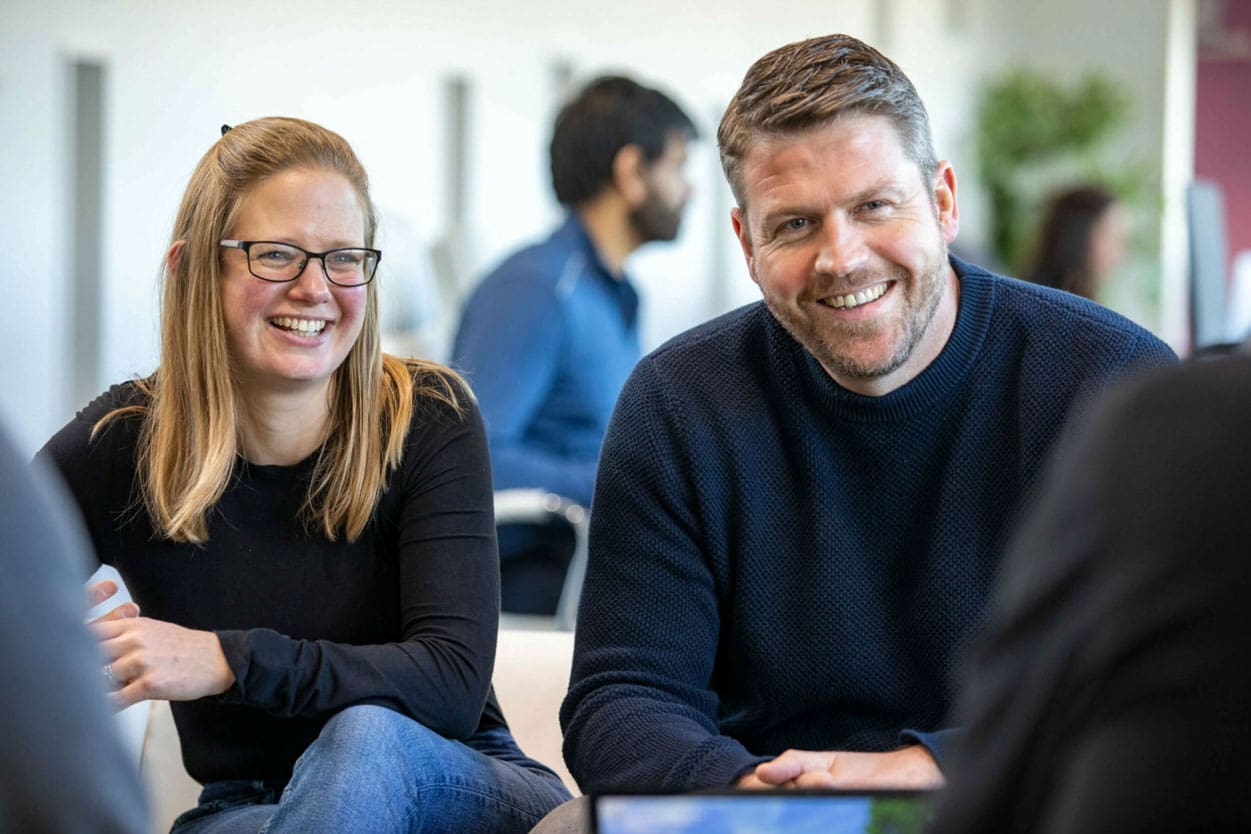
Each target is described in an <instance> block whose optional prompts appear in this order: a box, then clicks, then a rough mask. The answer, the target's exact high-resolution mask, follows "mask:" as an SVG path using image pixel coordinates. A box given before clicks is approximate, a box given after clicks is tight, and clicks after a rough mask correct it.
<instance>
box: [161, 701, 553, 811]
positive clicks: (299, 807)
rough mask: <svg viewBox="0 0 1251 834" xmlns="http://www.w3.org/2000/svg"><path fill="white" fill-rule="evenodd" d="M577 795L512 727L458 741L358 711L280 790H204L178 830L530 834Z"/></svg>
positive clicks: (250, 786)
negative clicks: (520, 743) (523, 746)
mask: <svg viewBox="0 0 1251 834" xmlns="http://www.w3.org/2000/svg"><path fill="white" fill-rule="evenodd" d="M568 798H569V792H568V791H567V790H566V789H565V786H564V785H563V784H562V783H561V781H560V778H559V777H558V776H556V774H554V773H552V771H550V770H548V769H547V768H546V767H544V766H543V765H541V764H539V763H538V762H536V761H534V760H532V759H529V758H527V757H526V755H525V754H524V753H522V752H521V750H520V749H519V748H518V747H517V743H516V742H515V741H513V737H512V734H511V733H509V732H508V730H506V729H505V728H503V727H497V728H494V729H490V730H485V731H483V732H480V733H478V734H477V735H475V736H473V737H472V738H469V739H466V740H465V741H463V742H459V741H449V740H448V739H446V738H444V737H443V736H440V735H438V734H437V733H434V732H431V731H430V730H428V729H426V727H424V726H422V725H421V724H419V723H417V722H416V721H414V720H412V719H411V718H408V717H407V716H404V715H400V714H399V713H397V712H393V711H391V710H389V709H386V708H385V707H378V706H356V707H349V708H347V709H345V710H343V711H342V712H340V713H338V714H337V715H335V716H334V718H332V719H330V721H328V722H327V723H326V726H325V727H323V728H322V731H321V734H320V735H319V736H318V737H317V740H316V741H314V742H313V743H312V744H311V745H309V747H308V749H307V750H305V751H304V754H303V755H301V756H300V758H299V759H297V760H296V763H295V767H294V769H293V770H292V773H291V781H290V782H289V783H287V786H286V788H285V789H283V790H282V791H281V794H280V795H279V794H278V792H277V791H276V790H275V789H274V788H273V787H270V786H267V785H266V784H265V783H263V782H253V781H248V780H230V781H223V782H212V783H210V784H208V785H205V787H204V790H203V792H202V793H201V794H200V804H199V805H198V806H196V807H195V808H193V809H192V810H190V811H187V812H186V813H185V814H183V815H182V816H180V817H179V818H178V819H177V820H176V821H175V822H174V827H173V829H171V834H244V832H246V834H287V832H299V834H318V832H335V834H340V832H342V833H343V834H348V833H349V832H371V834H373V832H377V834H384V832H387V833H389V832H395V834H399V832H411V834H434V832H449V834H450V832H456V834H460V832H484V834H492V833H493V832H496V833H497V834H514V832H515V834H525V832H527V831H529V830H530V828H531V827H532V826H533V825H534V824H535V823H536V822H538V821H539V820H540V819H541V818H542V817H543V815H544V814H546V813H547V812H548V811H550V810H552V809H553V808H555V807H556V806H557V805H559V804H560V803H561V802H564V801H565V800H567V799H568Z"/></svg>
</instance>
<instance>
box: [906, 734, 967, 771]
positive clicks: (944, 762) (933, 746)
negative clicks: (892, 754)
mask: <svg viewBox="0 0 1251 834" xmlns="http://www.w3.org/2000/svg"><path fill="white" fill-rule="evenodd" d="M963 732H964V731H963V730H958V729H949V730H935V731H934V732H932V733H923V732H920V731H919V730H904V731H903V732H901V733H900V734H899V743H900V744H904V745H907V744H919V745H921V746H922V747H924V748H925V749H926V751H928V752H929V754H930V755H931V756H933V757H934V761H935V762H937V763H938V769H939V770H940V771H942V772H943V773H944V774H946V772H947V768H948V766H949V765H950V764H951V753H952V748H953V747H954V746H955V745H956V744H958V743H959V741H960V737H961V736H962V735H963Z"/></svg>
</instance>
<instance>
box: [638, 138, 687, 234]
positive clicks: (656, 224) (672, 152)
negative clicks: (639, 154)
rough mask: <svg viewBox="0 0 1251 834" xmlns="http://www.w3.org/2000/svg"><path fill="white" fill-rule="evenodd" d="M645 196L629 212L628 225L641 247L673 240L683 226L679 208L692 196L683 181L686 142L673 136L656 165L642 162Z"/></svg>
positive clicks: (685, 180) (684, 180)
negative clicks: (658, 241)
mask: <svg viewBox="0 0 1251 834" xmlns="http://www.w3.org/2000/svg"><path fill="white" fill-rule="evenodd" d="M642 165H643V168H642V177H643V182H644V184H645V185H646V186H647V194H646V196H645V197H644V198H643V202H642V203H640V204H639V205H638V206H637V207H636V208H634V209H633V210H632V211H631V212H630V223H631V225H632V226H633V227H634V231H635V234H637V235H638V237H639V242H640V244H642V243H650V242H651V241H653V240H673V239H674V238H675V237H677V236H678V227H679V226H680V225H681V223H682V209H683V208H685V207H686V201H687V199H688V198H689V197H690V196H691V184H690V182H688V181H687V179H686V172H685V170H684V168H685V165H686V139H685V138H684V137H683V136H682V135H681V134H674V135H672V136H670V137H669V140H668V141H667V142H666V143H665V149H664V151H663V152H662V153H661V154H660V156H659V157H657V159H656V161H655V162H652V163H647V162H644V163H642Z"/></svg>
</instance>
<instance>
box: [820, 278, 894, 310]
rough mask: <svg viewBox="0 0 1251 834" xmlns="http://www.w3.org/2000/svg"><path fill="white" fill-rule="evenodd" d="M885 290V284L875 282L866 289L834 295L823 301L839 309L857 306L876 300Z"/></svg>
mask: <svg viewBox="0 0 1251 834" xmlns="http://www.w3.org/2000/svg"><path fill="white" fill-rule="evenodd" d="M885 292H886V285H885V284H877V285H876V286H872V287H869V288H868V289H867V290H861V291H860V292H857V293H850V294H848V295H836V296H833V297H831V298H827V299H826V300H825V303H826V304H828V305H829V306H831V307H835V308H837V309H840V310H841V309H844V308H846V309H851V308H852V307H859V306H860V305H861V304H867V303H868V302H870V301H876V300H877V299H879V298H881V297H882V294H883V293H885Z"/></svg>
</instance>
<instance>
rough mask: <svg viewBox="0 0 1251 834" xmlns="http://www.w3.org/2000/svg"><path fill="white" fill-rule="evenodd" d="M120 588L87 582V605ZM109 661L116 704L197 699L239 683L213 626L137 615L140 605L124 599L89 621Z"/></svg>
mask: <svg viewBox="0 0 1251 834" xmlns="http://www.w3.org/2000/svg"><path fill="white" fill-rule="evenodd" d="M116 593H117V583H116V582H114V581H112V580H111V579H106V580H104V581H103V582H96V583H94V584H92V585H90V586H88V587H87V600H88V604H89V605H92V606H94V605H98V604H99V603H101V602H104V601H105V600H106V599H108V598H110V597H112V596H113V595H114V594H116ZM87 625H88V626H89V627H90V629H91V631H92V633H93V634H94V635H95V637H96V639H97V640H99V641H100V648H101V649H102V650H103V652H104V656H105V659H106V661H107V663H106V665H105V667H104V674H105V677H106V678H109V679H110V681H111V682H112V683H113V685H114V686H115V687H116V688H115V689H114V691H113V692H111V693H110V695H109V697H110V699H111V700H112V702H113V706H114V708H116V709H119V710H120V709H124V708H126V707H128V706H130V705H131V704H136V703H138V702H140V701H144V700H148V699H150V698H157V699H161V700H167V701H193V700H195V699H196V698H203V697H205V696H207V695H219V694H221V693H222V692H225V691H226V690H227V689H229V688H230V687H231V685H232V684H233V683H234V682H235V676H234V672H232V671H231V670H230V665H229V664H228V663H227V662H226V655H225V653H223V652H222V645H221V641H220V640H218V639H217V635H216V634H214V633H213V632H211V631H197V630H195V629H190V628H183V627H182V626H179V625H174V624H173V623H167V622H163V621H161V620H153V619H150V618H148V617H141V616H139V606H138V605H135V603H133V602H125V603H122V604H121V605H119V606H117V607H116V608H114V609H113V610H111V611H109V612H108V613H107V614H104V615H102V616H100V617H97V618H96V619H94V620H92V621H91V622H89V623H88V624H87Z"/></svg>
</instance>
